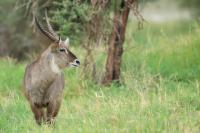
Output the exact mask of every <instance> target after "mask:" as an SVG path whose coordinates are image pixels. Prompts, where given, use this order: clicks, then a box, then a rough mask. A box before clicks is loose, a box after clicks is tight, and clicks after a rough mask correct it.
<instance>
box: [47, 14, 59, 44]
mask: <svg viewBox="0 0 200 133" xmlns="http://www.w3.org/2000/svg"><path fill="white" fill-rule="evenodd" d="M45 19H46V23H47V27H48V30H49V32H50V33H51V34H52V35H53V36H54V37H55V38H56V39H57V40H59V36H58V35H57V34H56V33H55V32H54V30H53V28H52V26H51V24H50V22H49V18H48V16H47V10H45Z"/></svg>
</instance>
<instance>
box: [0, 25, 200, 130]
mask: <svg viewBox="0 0 200 133" xmlns="http://www.w3.org/2000/svg"><path fill="white" fill-rule="evenodd" d="M135 25H136V24H135V23H132V22H130V23H129V25H128V30H127V36H126V37H127V38H126V43H125V54H124V56H123V63H122V68H121V72H122V80H123V83H124V84H123V85H122V86H116V85H115V84H112V85H111V86H109V87H103V86H100V85H97V84H95V83H93V82H92V81H91V80H90V79H84V78H82V75H81V71H82V70H81V69H82V68H81V67H80V68H78V69H73V68H68V69H66V70H65V79H66V81H67V82H66V86H65V90H64V98H63V102H62V106H61V110H60V112H59V115H58V117H57V120H56V125H55V126H47V125H42V126H41V127H40V126H38V125H36V123H35V121H34V119H33V114H32V113H31V109H30V106H29V105H28V103H27V101H26V99H25V98H24V96H23V93H22V92H21V89H22V85H21V84H22V81H23V73H24V68H25V64H24V63H19V64H16V63H15V61H13V60H10V59H0V118H1V119H0V132H4V133H10V132H20V133H26V132H34V133H40V132H44V133H46V132H47V133H49V132H60V133H62V132H70V133H71V132H72V133H73V132H138V133H141V132H199V129H200V124H199V123H200V120H199V111H200V99H199V97H200V91H199V86H200V82H199V76H198V75H200V72H199V68H200V67H199V66H200V65H199V63H198V61H199V57H200V56H199V52H198V51H199V43H198V42H200V40H199V32H200V31H199V27H200V26H199V24H196V23H195V24H194V23H191V22H185V23H183V22H181V23H180V22H177V23H171V24H149V25H148V26H145V29H143V30H141V31H137V32H136V31H135V30H134V28H135V29H136V28H137V27H134V26H135ZM75 50H76V52H75V53H77V55H78V56H79V57H80V60H82V59H83V57H84V53H83V51H82V49H81V48H80V47H76V48H74V49H72V51H75ZM102 51H103V50H102V48H99V49H98V51H97V52H96V53H98V54H96V55H95V58H96V60H97V65H98V66H97V67H98V70H101V72H102V67H101V65H103V64H104V63H105V60H104V58H105V56H104V55H105V53H103V52H102ZM188 75H189V76H188ZM172 77H176V78H172ZM174 79H180V80H174ZM185 81H187V82H185Z"/></svg>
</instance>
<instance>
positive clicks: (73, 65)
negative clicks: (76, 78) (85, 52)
mask: <svg viewBox="0 0 200 133" xmlns="http://www.w3.org/2000/svg"><path fill="white" fill-rule="evenodd" d="M71 66H72V67H78V66H79V65H77V64H71Z"/></svg>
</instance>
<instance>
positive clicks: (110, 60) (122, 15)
mask: <svg viewBox="0 0 200 133" xmlns="http://www.w3.org/2000/svg"><path fill="white" fill-rule="evenodd" d="M133 2H134V0H121V3H120V7H118V6H117V5H118V4H117V2H115V12H114V28H113V32H112V34H111V37H110V41H109V48H108V57H107V61H106V74H105V77H104V79H103V84H109V83H111V82H112V81H116V82H118V83H119V81H120V80H119V79H120V66H121V61H122V54H123V43H124V40H125V30H126V25H127V20H128V16H129V12H130V5H131V4H132V3H133Z"/></svg>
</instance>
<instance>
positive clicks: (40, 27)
mask: <svg viewBox="0 0 200 133" xmlns="http://www.w3.org/2000/svg"><path fill="white" fill-rule="evenodd" d="M35 23H36V26H37V27H38V28H39V30H40V31H41V32H42V33H43V34H44V35H45V36H46V37H48V38H49V39H50V40H51V41H53V42H57V43H58V41H59V40H58V39H57V38H56V37H54V36H53V35H52V34H51V33H49V32H48V31H46V30H45V29H44V28H43V27H42V26H41V24H40V23H39V21H38V19H37V17H35Z"/></svg>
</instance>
